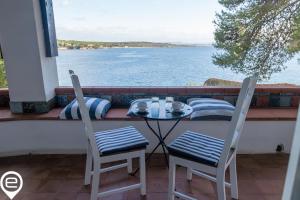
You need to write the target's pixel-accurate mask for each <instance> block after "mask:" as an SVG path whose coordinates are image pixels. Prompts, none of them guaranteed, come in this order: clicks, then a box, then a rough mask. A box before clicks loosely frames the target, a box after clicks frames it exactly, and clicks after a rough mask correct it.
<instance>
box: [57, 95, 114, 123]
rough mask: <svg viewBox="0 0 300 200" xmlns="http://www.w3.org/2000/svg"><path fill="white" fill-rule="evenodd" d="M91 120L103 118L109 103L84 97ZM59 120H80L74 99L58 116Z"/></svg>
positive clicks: (104, 100)
mask: <svg viewBox="0 0 300 200" xmlns="http://www.w3.org/2000/svg"><path fill="white" fill-rule="evenodd" d="M84 101H85V104H86V106H87V108H88V111H89V114H90V118H91V119H101V118H103V117H104V116H105V115H106V113H107V112H108V110H109V109H110V106H111V103H110V101H108V100H106V99H100V98H93V97H84ZM59 118H60V119H81V115H80V111H79V105H78V102H77V100H76V99H74V100H73V101H72V102H71V103H69V104H68V105H67V106H66V107H65V108H64V109H63V110H62V111H61V112H60V114H59Z"/></svg>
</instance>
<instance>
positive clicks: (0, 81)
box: [0, 59, 7, 88]
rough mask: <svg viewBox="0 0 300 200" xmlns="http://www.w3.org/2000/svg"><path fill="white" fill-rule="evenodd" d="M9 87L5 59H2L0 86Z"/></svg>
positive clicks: (0, 60)
mask: <svg viewBox="0 0 300 200" xmlns="http://www.w3.org/2000/svg"><path fill="white" fill-rule="evenodd" d="M2 87H7V81H6V74H5V68H4V62H3V59H0V88H2Z"/></svg>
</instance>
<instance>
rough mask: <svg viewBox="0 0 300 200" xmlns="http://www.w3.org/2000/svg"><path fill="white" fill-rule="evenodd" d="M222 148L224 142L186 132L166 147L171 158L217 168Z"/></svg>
mask: <svg viewBox="0 0 300 200" xmlns="http://www.w3.org/2000/svg"><path fill="white" fill-rule="evenodd" d="M223 147H224V140H221V139H218V138H214V137H210V136H207V135H203V134H200V133H195V132H192V131H187V132H185V133H184V134H182V135H181V136H179V137H178V138H177V139H175V140H174V141H173V142H172V143H171V144H169V145H168V146H167V148H168V151H169V153H170V154H171V155H173V156H178V157H182V158H185V159H188V160H192V161H195V162H199V163H203V164H207V165H211V166H217V165H218V162H219V160H220V156H221V153H222V151H223Z"/></svg>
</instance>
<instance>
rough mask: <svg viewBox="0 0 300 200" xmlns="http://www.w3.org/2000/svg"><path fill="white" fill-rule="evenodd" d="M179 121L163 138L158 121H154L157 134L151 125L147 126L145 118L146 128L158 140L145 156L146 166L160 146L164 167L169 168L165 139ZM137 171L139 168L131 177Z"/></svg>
mask: <svg viewBox="0 0 300 200" xmlns="http://www.w3.org/2000/svg"><path fill="white" fill-rule="evenodd" d="M180 121H181V119H178V120H177V121H176V122H175V124H174V125H173V126H172V127H171V128H170V129H169V130H168V132H167V133H166V135H165V136H164V137H163V136H162V133H161V128H160V124H159V120H157V121H156V123H157V129H158V133H157V131H155V130H154V129H153V128H152V127H151V125H150V124H149V121H148V120H147V119H146V118H145V122H146V124H147V126H148V128H149V129H150V130H151V132H152V133H153V134H154V135H155V136H156V137H157V139H158V140H159V142H158V144H157V145H156V146H155V148H154V149H153V150H152V151H151V153H150V154H149V155H148V156H147V158H146V163H147V165H149V160H150V158H151V156H152V155H153V153H154V152H155V151H156V149H157V148H158V147H159V146H161V147H162V149H163V153H164V157H165V161H166V165H167V167H169V161H168V155H167V145H166V143H165V140H166V138H167V137H168V136H169V135H170V133H171V132H172V131H173V130H174V128H175V127H176V126H177V124H178V123H179V122H180ZM138 171H139V168H137V169H136V170H135V171H134V172H133V173H132V175H135V174H136V173H137V172H138Z"/></svg>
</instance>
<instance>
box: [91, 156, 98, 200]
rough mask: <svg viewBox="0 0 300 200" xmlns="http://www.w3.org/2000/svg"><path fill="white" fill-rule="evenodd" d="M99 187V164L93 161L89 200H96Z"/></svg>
mask: <svg viewBox="0 0 300 200" xmlns="http://www.w3.org/2000/svg"><path fill="white" fill-rule="evenodd" d="M99 185H100V163H99V162H96V161H94V172H93V182H92V192H91V200H97V196H98V192H99Z"/></svg>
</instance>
